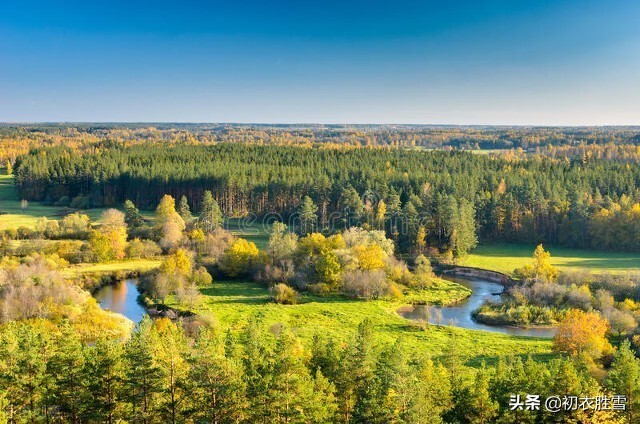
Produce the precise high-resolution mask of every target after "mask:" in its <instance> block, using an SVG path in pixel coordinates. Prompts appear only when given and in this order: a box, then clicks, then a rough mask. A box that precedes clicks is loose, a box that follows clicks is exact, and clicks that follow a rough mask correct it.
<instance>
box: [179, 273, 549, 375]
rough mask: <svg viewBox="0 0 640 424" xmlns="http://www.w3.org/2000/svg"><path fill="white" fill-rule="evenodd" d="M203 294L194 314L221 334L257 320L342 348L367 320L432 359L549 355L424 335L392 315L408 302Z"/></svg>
mask: <svg viewBox="0 0 640 424" xmlns="http://www.w3.org/2000/svg"><path fill="white" fill-rule="evenodd" d="M449 292H451V290H449ZM202 293H203V294H204V300H203V302H202V304H201V305H200V306H198V307H196V308H195V310H194V312H196V313H198V314H202V315H213V316H214V317H215V319H216V320H217V321H218V322H219V323H220V326H221V328H222V329H227V328H231V329H234V330H241V329H242V328H244V327H245V326H246V325H247V323H248V322H249V321H250V320H260V321H261V322H262V324H263V325H265V326H266V327H271V326H273V325H276V324H278V323H282V324H285V325H286V326H288V327H289V328H291V329H293V331H295V332H296V333H297V335H298V336H299V337H301V339H302V340H304V341H305V342H307V343H310V342H311V340H312V338H313V336H314V335H315V334H321V335H325V336H327V337H330V338H332V339H334V340H337V341H339V342H344V341H347V340H349V339H350V338H351V337H352V336H353V334H354V333H355V331H356V328H357V326H358V324H359V323H360V322H362V321H363V320H364V319H366V318H369V319H371V320H372V322H373V325H374V332H375V334H376V337H377V338H378V340H379V341H380V342H381V343H385V344H388V343H393V342H394V341H395V340H397V339H398V338H402V339H403V340H404V342H405V343H406V344H407V346H409V347H410V348H411V349H413V350H415V351H420V352H427V353H429V354H430V355H432V356H434V357H438V356H441V355H443V354H444V353H445V352H447V351H448V350H449V349H450V347H451V345H452V343H453V344H454V345H455V349H456V350H457V351H459V352H460V355H462V356H463V357H464V358H465V360H467V361H470V363H471V364H475V363H480V361H481V358H482V360H485V361H487V362H491V361H492V360H495V358H497V357H498V356H502V355H528V354H532V355H535V356H538V355H543V356H544V355H549V354H550V353H551V342H550V341H549V340H544V339H535V338H527V337H514V336H508V335H504V334H499V333H490V332H484V331H473V330H466V329H462V328H456V327H446V326H434V325H429V326H427V327H426V329H424V328H423V327H421V326H420V325H418V324H415V323H413V322H411V321H409V320H406V319H404V318H402V317H400V316H399V315H398V314H397V313H396V310H397V309H398V308H399V307H400V306H402V305H405V304H406V303H407V302H406V299H404V300H374V301H360V300H352V299H347V298H345V297H343V296H339V295H332V296H315V295H311V294H302V295H301V296H300V303H299V304H298V305H278V304H275V303H272V302H271V301H270V296H269V292H268V291H267V289H266V288H264V287H263V286H261V285H259V284H256V283H253V282H244V281H216V282H215V283H214V284H213V287H211V288H208V289H203V290H202ZM440 295H441V296H443V293H440ZM434 296H435V295H434ZM167 305H168V306H170V307H173V308H176V309H180V307H179V305H178V304H177V303H176V301H175V299H174V298H171V297H170V298H169V299H167Z"/></svg>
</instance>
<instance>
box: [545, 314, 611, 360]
mask: <svg viewBox="0 0 640 424" xmlns="http://www.w3.org/2000/svg"><path fill="white" fill-rule="evenodd" d="M608 330H609V323H608V322H607V320H605V319H604V318H602V317H601V316H600V315H599V314H597V313H595V312H583V311H581V310H579V309H572V310H570V311H569V312H568V313H567V315H566V317H565V318H564V319H563V320H562V322H561V323H560V325H559V326H558V331H557V333H556V335H555V337H554V338H553V349H554V350H555V351H556V352H566V353H568V354H570V355H575V356H579V355H583V354H586V355H588V356H589V357H591V358H592V359H598V358H600V357H602V355H605V354H608V353H611V352H612V350H613V348H612V347H611V344H610V343H609V341H608V340H607V338H606V337H605V335H606V334H607V331H608Z"/></svg>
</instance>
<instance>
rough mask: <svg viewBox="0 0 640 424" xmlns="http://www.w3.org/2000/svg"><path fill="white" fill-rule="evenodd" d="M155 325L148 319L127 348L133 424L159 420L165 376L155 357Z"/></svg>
mask: <svg viewBox="0 0 640 424" xmlns="http://www.w3.org/2000/svg"><path fill="white" fill-rule="evenodd" d="M152 326H153V322H152V321H151V318H149V317H148V316H145V317H144V318H143V320H142V321H141V322H140V323H139V324H138V325H137V326H136V328H135V329H134V331H133V333H132V334H131V338H130V339H129V340H128V341H127V344H126V345H125V352H124V358H125V383H124V394H123V397H125V398H126V399H127V401H128V404H129V405H130V409H129V411H127V412H128V413H127V415H128V419H129V420H130V421H132V422H141V423H151V422H156V421H157V420H158V417H159V415H158V408H159V399H158V397H159V396H160V393H161V390H162V372H161V370H160V368H159V367H158V366H157V365H156V364H155V360H154V358H153V356H152V353H151V352H152V340H151V329H152Z"/></svg>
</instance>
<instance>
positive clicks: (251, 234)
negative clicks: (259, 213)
mask: <svg viewBox="0 0 640 424" xmlns="http://www.w3.org/2000/svg"><path fill="white" fill-rule="evenodd" d="M223 225H224V228H225V229H226V230H227V231H229V232H230V233H231V234H233V235H234V236H237V237H242V238H244V239H247V240H249V241H251V242H254V243H255V244H256V246H258V248H259V249H261V250H265V249H266V248H267V246H268V244H269V234H268V233H267V228H266V227H264V226H263V225H262V223H261V222H260V221H259V220H257V219H252V218H227V219H225V221H224V224H223Z"/></svg>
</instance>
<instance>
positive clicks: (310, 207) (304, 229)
mask: <svg viewBox="0 0 640 424" xmlns="http://www.w3.org/2000/svg"><path fill="white" fill-rule="evenodd" d="M317 212H318V207H317V206H316V204H315V203H313V200H311V197H309V196H305V197H304V199H302V203H300V206H299V207H298V217H299V219H300V233H301V234H305V235H306V234H309V233H311V232H313V231H314V230H315V229H316V226H317V223H318V215H317Z"/></svg>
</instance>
